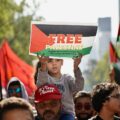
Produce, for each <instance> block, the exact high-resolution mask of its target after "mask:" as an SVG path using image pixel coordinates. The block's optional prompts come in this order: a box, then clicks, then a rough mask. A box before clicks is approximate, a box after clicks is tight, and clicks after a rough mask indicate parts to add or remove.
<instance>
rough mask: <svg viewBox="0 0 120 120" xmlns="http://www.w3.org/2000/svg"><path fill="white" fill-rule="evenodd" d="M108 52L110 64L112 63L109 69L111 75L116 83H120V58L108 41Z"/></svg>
mask: <svg viewBox="0 0 120 120" xmlns="http://www.w3.org/2000/svg"><path fill="white" fill-rule="evenodd" d="M109 52H110V63H111V64H110V65H112V69H111V71H113V73H114V74H113V77H114V80H115V82H116V83H117V84H119V85H120V58H119V57H118V55H117V52H116V49H115V47H114V46H113V44H112V42H110V46H109Z"/></svg>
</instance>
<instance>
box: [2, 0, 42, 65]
mask: <svg viewBox="0 0 120 120" xmlns="http://www.w3.org/2000/svg"><path fill="white" fill-rule="evenodd" d="M33 2H34V1H33ZM34 3H35V2H34ZM25 7H29V9H30V8H31V6H30V5H29V6H28V5H27V4H26V1H25V0H21V2H20V4H19V5H18V4H16V2H15V1H14V0H0V26H1V27H0V44H1V43H2V41H3V40H4V39H7V40H8V42H9V44H10V46H11V48H12V49H13V50H14V52H15V53H16V54H17V55H18V56H19V57H20V58H21V59H23V60H25V61H26V62H27V63H29V64H32V60H33V59H35V58H36V57H33V56H30V55H29V43H30V27H31V21H32V19H33V18H34V13H35V11H36V9H35V6H34V10H33V9H32V13H31V14H29V15H26V16H25V15H24V8H25ZM37 7H38V4H37ZM36 19H37V20H41V19H43V17H41V16H39V17H38V18H36Z"/></svg>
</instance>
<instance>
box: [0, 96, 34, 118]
mask: <svg viewBox="0 0 120 120" xmlns="http://www.w3.org/2000/svg"><path fill="white" fill-rule="evenodd" d="M15 109H21V110H28V111H29V113H30V116H31V117H32V119H33V118H34V117H33V112H32V105H31V104H30V103H29V102H28V101H26V100H24V99H22V98H16V97H10V98H6V99H4V100H2V101H1V102H0V120H2V119H3V116H4V115H5V113H7V112H9V111H11V110H15Z"/></svg>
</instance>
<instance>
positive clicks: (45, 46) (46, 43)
mask: <svg viewBox="0 0 120 120" xmlns="http://www.w3.org/2000/svg"><path fill="white" fill-rule="evenodd" d="M96 32H97V26H95V25H68V24H46V23H44V24H41V23H39V22H32V24H31V38H30V48H29V53H30V54H33V55H44V56H53V57H68V58H73V57H77V56H79V55H80V54H82V55H86V54H89V53H90V51H91V49H92V45H93V41H94V40H95V36H96Z"/></svg>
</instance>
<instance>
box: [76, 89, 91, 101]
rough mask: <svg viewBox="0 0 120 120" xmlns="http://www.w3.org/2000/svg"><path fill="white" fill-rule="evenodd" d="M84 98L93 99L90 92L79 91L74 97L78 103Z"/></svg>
mask: <svg viewBox="0 0 120 120" xmlns="http://www.w3.org/2000/svg"><path fill="white" fill-rule="evenodd" d="M84 97H87V98H90V99H91V94H90V93H89V92H86V91H79V92H77V93H76V94H75V96H74V102H75V103H76V101H77V100H78V99H79V98H84Z"/></svg>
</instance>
